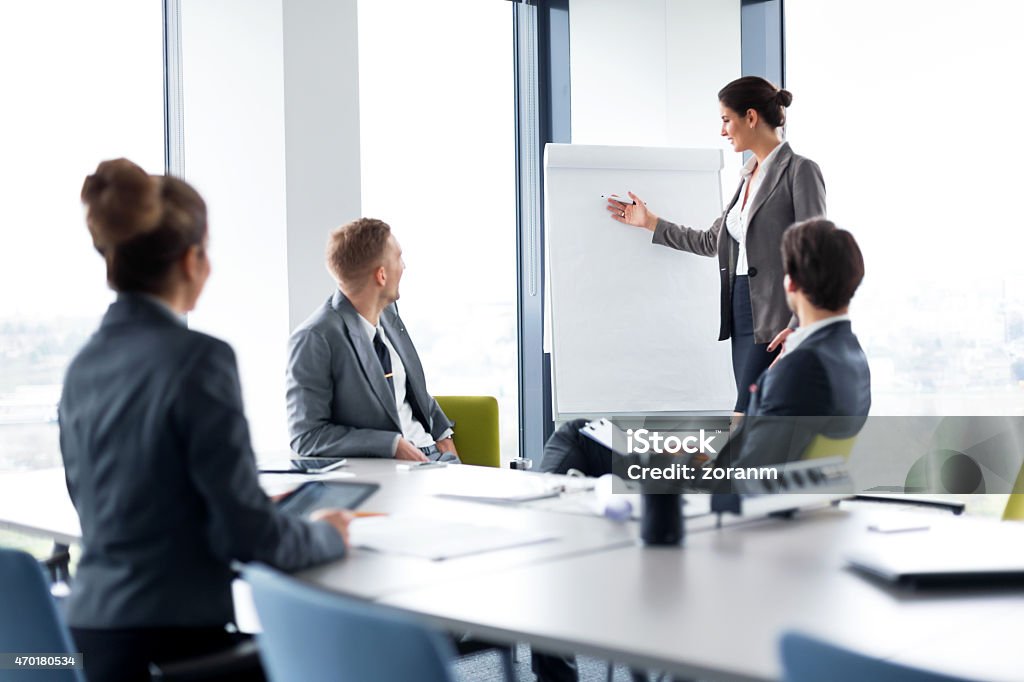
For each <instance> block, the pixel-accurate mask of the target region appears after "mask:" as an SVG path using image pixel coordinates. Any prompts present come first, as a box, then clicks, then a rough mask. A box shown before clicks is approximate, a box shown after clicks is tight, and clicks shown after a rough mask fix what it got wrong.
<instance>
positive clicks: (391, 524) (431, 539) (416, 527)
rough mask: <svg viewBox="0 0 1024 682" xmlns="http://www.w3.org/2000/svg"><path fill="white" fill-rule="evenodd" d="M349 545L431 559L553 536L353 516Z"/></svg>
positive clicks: (408, 518) (433, 521) (412, 519)
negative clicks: (356, 517)
mask: <svg viewBox="0 0 1024 682" xmlns="http://www.w3.org/2000/svg"><path fill="white" fill-rule="evenodd" d="M349 533H350V540H351V544H352V546H354V547H361V548H363V549H369V550H372V551H375V552H383V553H386V554H404V555H406V556H416V557H421V558H423V559H430V560H431V561H442V560H444V559H454V558H456V557H462V556H469V555H472V554H483V553H485V552H494V551H497V550H500V549H508V548H510V547H520V546H522V545H532V544H536V543H539V542H547V541H549V540H554V539H555V536H553V535H550V534H547V533H542V532H537V531H527V530H520V529H512V528H501V527H498V526H481V525H476V524H472V523H457V522H453V521H440V520H436V519H424V518H418V517H412V516H403V515H398V516H374V517H369V518H360V519H355V520H354V521H353V522H352V525H351V526H350V527H349Z"/></svg>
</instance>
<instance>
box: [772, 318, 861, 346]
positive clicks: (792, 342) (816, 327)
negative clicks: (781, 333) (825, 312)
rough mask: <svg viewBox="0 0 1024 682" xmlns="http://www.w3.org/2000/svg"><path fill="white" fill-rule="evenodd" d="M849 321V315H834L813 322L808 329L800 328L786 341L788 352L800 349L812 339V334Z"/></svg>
mask: <svg viewBox="0 0 1024 682" xmlns="http://www.w3.org/2000/svg"><path fill="white" fill-rule="evenodd" d="M849 320H850V316H849V315H848V314H847V315H833V316H832V317H826V318H825V319H824V320H818V321H817V322H813V323H811V324H809V325H807V326H806V327H800V328H799V329H797V330H796V331H795V332H793V333H792V334H790V335H789V338H787V339H786V352H787V353H792V352H793V351H795V350H796V349H797V348H799V347H800V344H802V343H803V342H804V341H806V340H807V339H808V338H810V336H811V335H812V334H814V333H815V332H817V331H821V330H822V329H824V328H825V327H827V326H829V325H830V324H835V323H836V322H849Z"/></svg>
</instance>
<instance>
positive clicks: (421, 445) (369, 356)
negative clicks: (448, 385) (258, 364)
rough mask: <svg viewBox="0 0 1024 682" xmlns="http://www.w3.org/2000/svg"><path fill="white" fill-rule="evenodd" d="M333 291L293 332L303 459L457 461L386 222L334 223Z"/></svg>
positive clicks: (294, 418) (291, 416)
mask: <svg viewBox="0 0 1024 682" xmlns="http://www.w3.org/2000/svg"><path fill="white" fill-rule="evenodd" d="M327 269H328V270H329V271H330V272H331V275H333V276H334V279H335V281H337V283H338V289H337V290H336V291H335V292H334V294H333V295H332V296H331V297H330V298H328V299H327V301H326V302H325V303H324V304H323V305H322V306H320V307H319V308H318V309H317V310H316V311H315V312H314V313H313V314H312V315H311V316H310V317H309V319H307V320H306V321H305V322H303V323H302V324H301V325H299V328H298V329H296V330H295V332H294V333H293V334H292V337H291V341H290V343H289V359H288V377H287V401H288V429H289V433H290V436H291V446H292V450H294V451H295V452H297V453H298V454H300V455H303V456H306V457H393V458H395V459H404V460H412V461H427V460H428V459H432V460H441V461H458V453H457V452H456V451H455V444H454V443H453V442H452V437H451V436H452V429H451V427H452V424H451V422H450V421H449V420H448V418H447V417H446V416H445V414H444V412H442V411H441V408H440V407H439V406H438V404H437V401H436V400H434V399H433V398H432V397H431V396H430V394H429V393H428V392H427V385H426V380H425V378H424V375H423V366H422V365H421V364H420V359H419V356H418V355H417V354H416V348H415V347H414V346H413V343H412V339H410V338H409V334H408V332H406V329H405V324H404V323H403V322H402V319H401V318H400V317H399V316H398V309H397V307H396V306H395V301H397V300H398V296H399V294H398V285H399V282H400V281H401V279H402V271H403V270H405V263H404V262H403V261H402V248H401V247H400V246H399V245H398V241H397V240H396V239H395V237H394V235H393V234H391V228H390V227H389V226H388V225H387V223H384V222H382V221H380V220H375V219H372V218H360V219H359V220H355V221H353V222H351V223H349V224H347V225H344V226H342V227H339V228H338V229H336V230H334V231H333V232H332V233H331V235H330V238H329V239H328V242H327Z"/></svg>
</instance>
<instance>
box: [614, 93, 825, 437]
mask: <svg viewBox="0 0 1024 682" xmlns="http://www.w3.org/2000/svg"><path fill="white" fill-rule="evenodd" d="M718 101H719V105H720V107H721V115H722V132H721V134H722V137H725V138H728V140H729V141H730V142H731V143H732V147H733V149H734V150H735V151H737V152H747V151H749V152H751V153H752V155H751V157H750V159H749V160H748V161H747V162H746V164H744V166H743V172H742V178H741V180H740V184H739V187H738V188H737V190H736V193H735V194H734V195H733V197H732V200H731V201H729V204H728V205H727V207H726V209H725V212H724V213H723V214H722V216H721V217H720V218H718V219H717V220H716V221H715V222H714V224H713V225H712V226H711V227H710V228H708V229H706V230H697V229H693V228H690V227H684V226H682V225H675V224H673V223H670V222H669V221H667V220H664V219H662V218H659V217H658V216H657V215H655V214H654V213H653V212H652V211H651V210H650V209H648V208H647V205H646V204H645V203H644V202H643V201H641V200H640V198H639V197H637V196H636V195H635V194H633V193H630V195H629V196H630V198H632V199H633V201H634V202H635V203H634V204H625V203H622V202H619V201H615V200H613V199H610V200H609V201H608V210H609V211H611V214H612V215H611V217H612V218H613V219H614V220H617V221H619V222H620V223H624V224H626V225H633V226H636V227H641V228H644V229H647V230H650V231H651V232H653V233H654V237H653V240H652V241H653V243H655V244H661V245H664V246H669V247H672V248H674V249H680V250H683V251H689V252H690V253H695V254H698V255H702V256H715V255H717V256H718V263H719V272H720V274H721V316H722V323H721V328H720V331H719V337H718V338H719V340H720V341H724V340H725V339H731V341H732V367H733V374H734V375H735V378H736V394H737V395H736V405H735V408H734V410H735V412H734V415H735V416H736V417H738V416H739V415H741V414H743V413H745V412H746V411H747V406H748V403H749V400H750V388H751V386H752V385H753V384H755V383H756V382H757V378H758V377H759V376H760V375H761V373H762V372H763V371H764V370H765V369H767V368H768V366H769V365H770V364H771V363H772V361H773V360H774V359H775V357H776V355H778V352H779V349H780V347H781V346H782V344H783V343H784V342H785V339H786V337H787V336H788V335H789V334H790V332H792V331H793V330H792V327H795V326H796V318H794V317H792V313H791V312H790V310H789V308H788V307H787V305H786V293H785V290H784V289H783V286H782V276H783V273H782V259H781V256H780V255H779V254H780V248H781V244H782V233H783V232H784V231H785V230H786V228H787V227H789V226H790V225H792V224H793V223H796V222H800V221H803V220H807V219H809V218H815V217H824V215H825V183H824V181H823V180H822V177H821V171H820V170H819V169H818V166H817V164H815V163H814V162H813V161H811V160H810V159H806V158H804V157H802V156H798V155H796V154H794V153H793V151H792V150H791V149H790V148H789V143H788V142H783V141H782V138H781V136H780V134H779V129H780V128H782V126H783V125H785V123H786V108H787V107H788V106H789V105H790V103H791V102H792V101H793V95H792V94H790V92H789V91H788V90H780V89H778V88H776V87H775V86H774V85H772V84H771V83H770V82H768V81H766V80H765V79H763V78H758V77H757V76H744V77H743V78H739V79H737V80H734V81H732V82H731V83H729V84H728V85H726V86H725V87H724V88H722V89H721V90H720V91H719V93H718ZM723 228H724V229H723Z"/></svg>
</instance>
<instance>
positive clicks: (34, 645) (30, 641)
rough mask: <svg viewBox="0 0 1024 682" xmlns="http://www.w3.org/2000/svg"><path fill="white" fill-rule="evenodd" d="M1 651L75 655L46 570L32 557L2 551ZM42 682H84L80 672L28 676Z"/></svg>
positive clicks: (21, 553) (0, 562)
mask: <svg viewBox="0 0 1024 682" xmlns="http://www.w3.org/2000/svg"><path fill="white" fill-rule="evenodd" d="M0 589H2V590H3V607H2V608H0V651H5V652H16V653H26V654H28V653H39V654H42V653H53V654H62V653H72V652H74V651H75V648H74V645H73V644H72V642H71V633H70V632H68V628H67V626H66V625H65V624H64V621H63V620H62V619H61V616H60V614H59V613H58V612H57V605H56V604H54V601H53V597H51V596H50V589H49V585H48V583H47V580H46V576H45V575H44V574H43V569H42V567H41V566H40V565H39V562H37V561H36V560H35V559H34V558H32V556H30V555H29V554H26V553H25V552H21V551H18V550H14V549H2V548H0ZM27 677H30V678H31V679H33V680H40V682H85V677H84V675H83V674H82V673H81V672H80V671H78V670H45V671H44V670H38V671H33V672H32V673H31V674H27Z"/></svg>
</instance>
